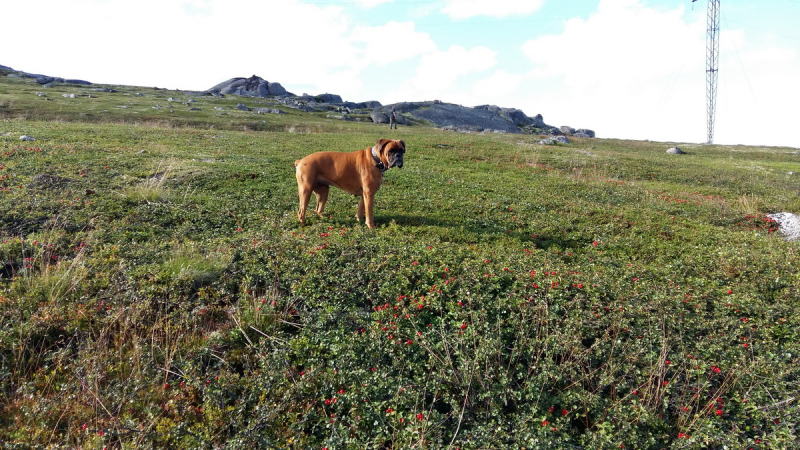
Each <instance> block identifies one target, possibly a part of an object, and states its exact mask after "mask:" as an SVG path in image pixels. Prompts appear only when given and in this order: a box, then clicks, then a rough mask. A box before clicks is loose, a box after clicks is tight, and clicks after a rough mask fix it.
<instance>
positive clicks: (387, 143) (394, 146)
mask: <svg viewBox="0 0 800 450" xmlns="http://www.w3.org/2000/svg"><path fill="white" fill-rule="evenodd" d="M375 149H376V150H377V151H378V154H379V155H380V156H381V159H384V158H385V160H386V161H388V164H387V165H386V167H388V168H392V167H398V168H400V169H402V168H403V156H404V155H405V154H406V143H405V142H403V141H398V140H393V139H381V140H379V141H378V142H377V143H375Z"/></svg>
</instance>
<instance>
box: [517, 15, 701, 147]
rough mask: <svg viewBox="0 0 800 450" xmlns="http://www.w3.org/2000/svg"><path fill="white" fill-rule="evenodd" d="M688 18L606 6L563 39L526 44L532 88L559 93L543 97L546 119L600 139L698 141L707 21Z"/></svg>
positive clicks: (570, 25) (571, 25)
mask: <svg viewBox="0 0 800 450" xmlns="http://www.w3.org/2000/svg"><path fill="white" fill-rule="evenodd" d="M683 13H684V10H683V8H682V7H679V8H677V9H675V10H671V11H657V10H654V9H651V8H647V7H645V6H643V5H641V4H640V3H639V2H638V1H637V0H622V1H620V0H601V2H600V4H599V7H598V11H597V12H596V13H594V14H592V15H591V16H590V17H589V18H588V19H585V20H584V19H571V20H570V21H568V22H567V23H566V25H565V27H564V31H563V32H562V33H561V34H558V35H549V36H543V37H540V38H537V39H534V40H530V41H528V42H526V43H525V44H524V45H523V47H522V49H523V52H524V53H525V55H526V56H527V57H528V58H529V59H530V61H531V62H533V63H534V69H533V70H532V71H531V73H530V75H531V76H532V77H533V81H532V83H533V84H541V83H547V84H549V85H551V87H552V89H550V90H548V91H542V92H538V93H537V96H536V98H537V100H538V101H537V102H536V104H537V105H539V107H540V109H541V110H543V111H546V113H545V120H546V121H547V119H548V115H550V116H551V117H555V118H556V119H555V120H559V121H560V122H562V123H552V124H553V125H564V124H565V123H563V122H564V121H570V122H571V123H569V124H570V125H573V126H578V127H586V128H594V129H595V131H597V132H598V135H599V136H609V137H627V138H634V139H656V140H658V139H662V140H669V139H680V138H679V137H676V136H685V137H693V136H694V137H697V138H698V139H696V140H699V139H700V138H701V137H702V136H703V131H702V130H703V129H704V126H705V125H704V124H705V122H704V120H703V119H702V117H703V114H704V110H703V109H702V108H703V106H702V105H703V104H704V103H703V101H704V100H703V99H704V95H703V89H704V84H703V81H702V77H703V76H704V73H705V67H704V61H705V43H704V31H705V29H704V21H702V20H698V21H696V22H693V23H686V22H685V21H684V20H683ZM554 92H555V93H557V94H553V93H554ZM695 100H696V101H695ZM654 130H655V131H654Z"/></svg>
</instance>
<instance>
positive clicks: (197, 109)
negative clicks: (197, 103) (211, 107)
mask: <svg viewBox="0 0 800 450" xmlns="http://www.w3.org/2000/svg"><path fill="white" fill-rule="evenodd" d="M189 111H200V108H197V107H195V108H189Z"/></svg>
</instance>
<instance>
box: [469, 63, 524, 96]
mask: <svg viewBox="0 0 800 450" xmlns="http://www.w3.org/2000/svg"><path fill="white" fill-rule="evenodd" d="M524 80H525V76H524V75H520V74H514V73H508V72H506V71H505V70H502V69H500V70H497V71H495V72H494V73H493V74H492V75H491V76H489V77H488V78H484V79H482V80H478V81H476V82H475V83H473V85H472V92H473V94H474V95H475V96H476V97H477V98H486V97H488V96H492V97H501V96H505V95H507V94H509V93H513V92H516V91H517V90H518V89H519V88H520V86H521V84H522V82H523V81H524ZM486 101H487V102H491V100H488V98H487V100H486ZM495 101H496V100H495Z"/></svg>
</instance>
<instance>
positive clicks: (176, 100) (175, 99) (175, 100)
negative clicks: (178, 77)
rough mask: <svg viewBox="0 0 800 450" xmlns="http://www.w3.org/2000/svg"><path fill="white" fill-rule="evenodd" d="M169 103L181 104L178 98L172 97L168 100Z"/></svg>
mask: <svg viewBox="0 0 800 450" xmlns="http://www.w3.org/2000/svg"><path fill="white" fill-rule="evenodd" d="M167 101H168V102H179V101H180V100H178V99H177V98H172V97H170V98H168V99H167Z"/></svg>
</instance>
